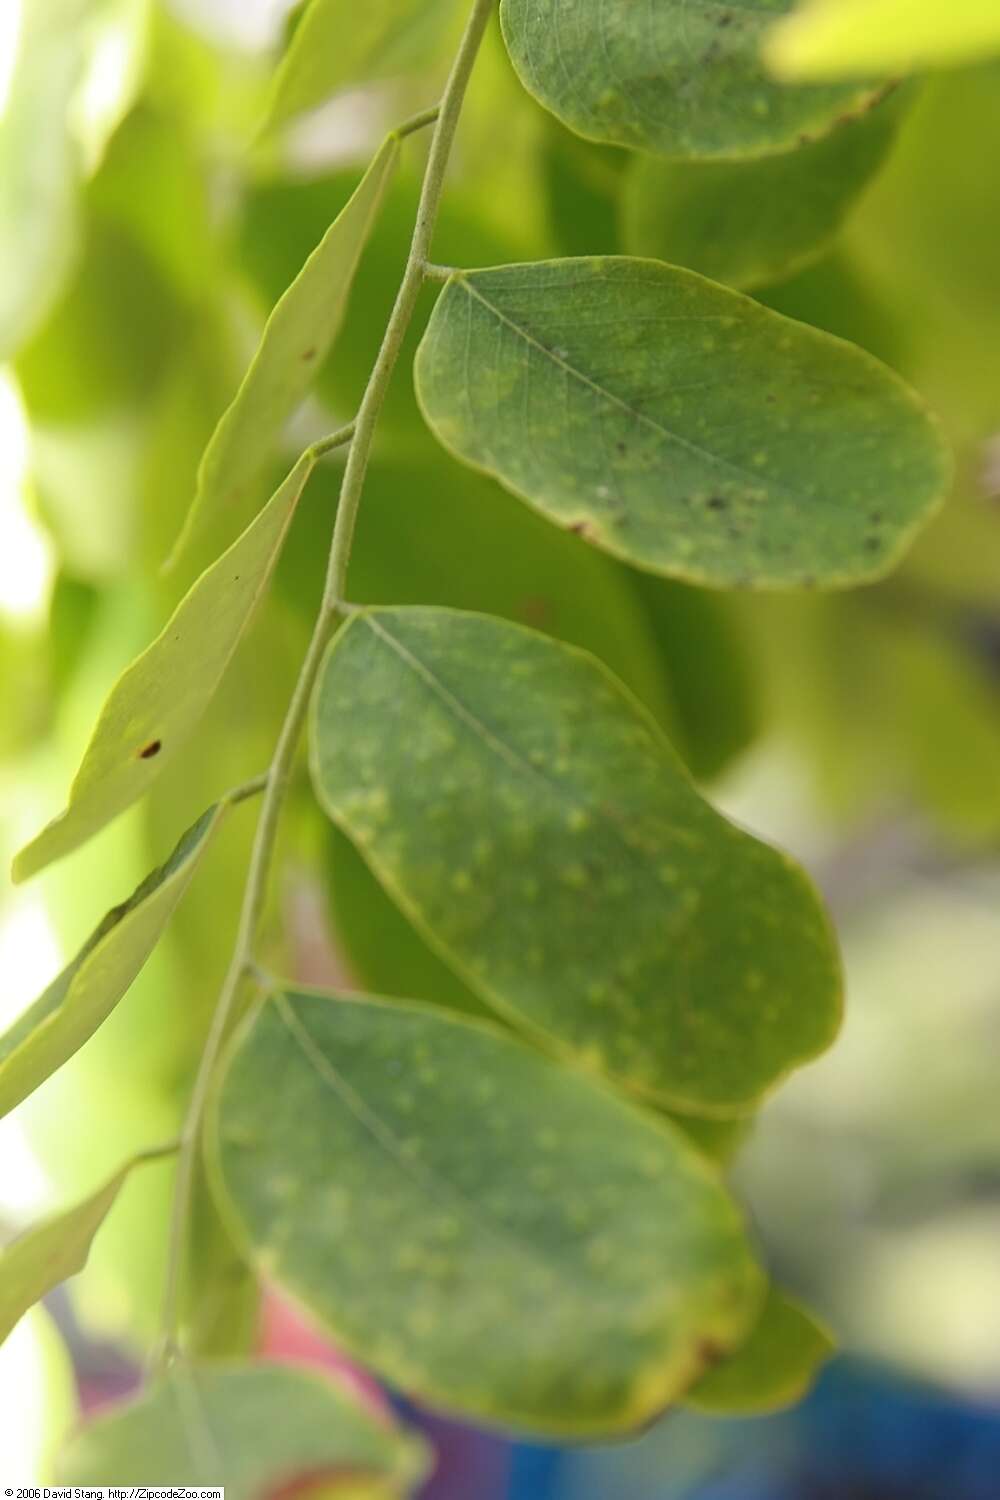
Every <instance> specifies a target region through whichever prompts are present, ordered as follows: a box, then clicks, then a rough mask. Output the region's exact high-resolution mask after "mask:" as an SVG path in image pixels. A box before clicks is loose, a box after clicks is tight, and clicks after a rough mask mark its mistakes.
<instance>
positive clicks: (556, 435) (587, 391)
mask: <svg viewBox="0 0 1000 1500" xmlns="http://www.w3.org/2000/svg"><path fill="white" fill-rule="evenodd" d="M470 370H479V371H481V372H484V373H483V374H482V376H481V378H479V379H475V380H474V379H471V378H470V376H469V373H468V372H469V371H470ZM416 379H417V392H418V396H419V398H420V401H421V404H422V406H423V409H424V413H425V415H426V417H427V420H428V421H429V423H430V425H431V427H432V429H433V430H434V432H435V433H436V434H437V436H438V437H439V438H440V440H441V441H442V442H443V443H444V445H445V446H446V447H447V448H449V449H450V450H451V451H452V452H453V453H454V454H455V455H456V456H457V457H458V458H461V459H463V460H464V461H465V462H466V463H470V464H473V465H475V466H477V467H479V468H482V469H485V470H487V472H489V473H491V474H493V475H495V476H496V477H497V478H498V479H500V480H501V481H502V482H503V483H504V484H505V485H506V486H507V487H508V488H509V489H511V490H513V491H514V493H515V494H518V495H520V496H521V497H523V498H524V499H526V500H528V502H529V503H530V504H532V505H534V506H535V508H536V509H538V510H540V511H542V512H543V514H545V515H547V516H548V517H549V519H550V520H553V521H556V522H558V523H559V524H561V525H564V526H568V527H569V528H570V529H572V530H574V531H577V532H579V533H580V534H581V535H583V536H585V537H586V538H587V539H588V540H590V541H592V542H593V543H594V544H595V545H596V546H599V547H602V548H604V549H605V550H606V551H608V552H611V553H613V554H614V555H615V556H617V557H622V558H624V559H625V560H626V561H628V562H632V563H634V564H635V565H636V566H638V567H642V568H646V569H648V570H649V571H651V572H654V573H665V574H670V575H673V576H675V577H680V578H684V579H687V580H688V581H690V582H694V583H703V584H708V585H711V586H715V587H726V586H729V587H733V586H756V587H770V588H778V587H791V586H794V585H811V584H817V583H819V584H822V585H824V586H827V587H834V586H845V585H848V584H856V583H860V582H862V581H863V580H867V579H871V578H876V577H878V576H880V575H881V574H883V573H885V572H886V571H887V570H888V569H889V568H890V567H891V566H892V565H893V564H894V563H895V562H896V561H897V559H898V558H899V556H900V554H901V553H902V551H903V550H904V548H905V547H906V545H907V543H908V542H909V540H910V538H911V537H912V535H913V534H914V532H915V531H916V530H917V529H918V528H919V526H920V525H921V523H922V522H923V521H925V520H926V519H927V517H928V516H929V514H930V513H931V512H932V510H933V509H934V508H935V506H936V505H937V504H938V502H939V501H940V500H941V499H942V497H943V495H944V493H945V491H946V489H947V486H948V482H949V477H950V462H949V456H948V453H947V450H946V448H945V445H944V442H943V440H942V438H941V437H940V435H939V433H938V430H937V427H936V426H935V425H934V424H933V423H932V421H931V419H930V418H929V416H928V415H927V413H926V411H925V409H924V408H923V406H922V405H921V404H920V402H919V401H918V399H917V398H916V397H915V396H914V395H913V393H912V392H911V391H910V390H909V389H908V388H907V387H906V386H905V385H904V384H903V383H902V381H900V380H899V379H898V377H897V376H895V375H894V374H893V373H892V372H891V371H890V370H887V369H886V368H885V367H884V366H882V365H880V364H878V362H877V361H875V360H874V359H872V358H871V357H870V356H869V355H867V354H864V353H862V352H861V351H860V350H858V349H855V348H852V347H851V346H850V345H845V344H842V343H840V342H839V341H837V340H836V339H833V338H831V337H830V336H829V335H827V334H823V333H819V332H817V331H816V330H815V329H811V328H807V327H805V326H802V325H800V324H796V323H792V322H789V321H788V320H787V319H785V318H782V317H780V316H779V315H778V314H776V313H772V312H770V311H769V310H768V309H766V308H763V307H761V306H759V305H758V304H757V303H755V302H751V301H750V300H749V299H748V298H745V297H741V296H740V295H739V294H738V293H736V292H731V291H728V290H726V289H725V288H723V287H719V286H716V285H714V284H713V283H712V282H710V281H705V280H704V279H703V278H702V277H700V276H697V275H695V274H694V273H693V272H690V271H682V270H678V269H676V268H674V267H671V266H664V265H660V264H659V263H657V262H656V261H644V260H629V259H623V258H617V257H612V258H608V259H603V258H593V259H581V260H564V261H550V262H540V263H536V264H532V265H515V266H502V267H499V268H498V269H496V270H485V271H471V272H456V273H455V274H454V275H453V276H452V277H451V279H450V280H449V282H448V283H447V285H446V287H445V289H444V291H443V292H442V294H441V296H440V297H439V299H438V302H437V304H436V306H435V309H434V313H433V315H432V317H431V321H430V323H429V325H428V328H427V332H426V334H425V335H424V339H423V342H422V344H421V346H420V350H419V352H418V355H417V362H416Z"/></svg>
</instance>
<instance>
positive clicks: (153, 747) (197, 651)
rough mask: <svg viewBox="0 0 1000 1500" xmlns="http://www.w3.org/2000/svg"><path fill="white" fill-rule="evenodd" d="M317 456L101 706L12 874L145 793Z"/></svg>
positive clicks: (186, 729) (249, 609) (247, 603)
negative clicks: (56, 802)
mask: <svg viewBox="0 0 1000 1500" xmlns="http://www.w3.org/2000/svg"><path fill="white" fill-rule="evenodd" d="M313 463H314V460H313V458H312V457H311V456H310V455H309V454H304V455H303V456H302V458H300V459H299V461H298V463H297V464H296V465H295V467H294V468H293V469H292V471H291V473H290V474H289V475H288V477H287V479H286V480H285V481H284V483H283V484H282V485H281V486H280V488H279V489H278V490H277V491H276V492H275V494H274V495H273V496H272V497H271V499H270V500H269V501H268V503H267V505H266V506H265V507H264V509H263V510H262V511H261V513H260V515H259V516H258V517H257V519H256V520H255V521H254V522H253V523H252V524H251V525H250V526H248V527H247V529H246V531H245V532H244V533H243V535H242V536H241V537H239V538H238V539H237V540H236V541H235V542H234V543H233V545H232V546H231V547H230V548H229V549H228V551H226V552H224V553H223V555H222V556H221V557H220V558H219V559H218V561H217V562H214V563H213V564H212V566H211V567H210V568H208V569H206V571H205V572H204V573H203V574H202V575H201V577H200V578H199V579H198V580H197V582H196V583H195V584H194V586H193V587H192V588H191V590H190V591H189V592H188V593H187V594H186V595H185V597H184V598H183V599H182V600H181V602H180V604H179V605H178V606H177V609H176V610H175V611H174V613H173V615H172V616H171V618H170V620H169V621H168V623H167V625H166V627H165V629H164V630H163V631H162V633H161V634H160V635H159V636H157V638H156V640H155V641H154V642H153V643H152V645H151V646H149V647H147V649H146V650H145V651H144V652H143V653H142V655H141V656H139V657H138V658H137V659H136V660H135V661H134V662H133V663H132V665H131V666H130V667H127V668H126V670H125V671H124V672H123V674H122V676H121V677H119V679H118V681H117V682H116V683H115V685H114V687H113V688H112V690H111V693H110V695H109V697H108V699H107V701H106V702H105V704H104V707H103V708H102V710H101V715H100V718H99V719H98V721H97V727H96V728H95V730H94V733H93V737H92V739H91V741H90V744H89V745H88V747H87V750H86V753H85V755H84V757H83V762H82V764H81V766H80V769H79V771H78V772H77V774H76V778H75V780H74V782H73V785H72V787H71V789H70V795H69V804H68V806H67V808H66V811H65V812H63V813H61V814H60V815H59V817H57V818H55V819H54V820H53V821H52V822H51V823H49V824H48V825H47V827H45V828H43V829H42V831H41V833H39V834H38V835H37V836H36V837H35V838H34V839H33V840H32V841H31V843H30V844H27V845H26V846H25V847H24V848H23V849H22V850H21V852H20V853H19V854H18V855H17V857H16V858H15V860H14V879H15V880H25V879H27V877H28V876H29V875H33V874H34V873H35V872H36V871H37V870H41V869H42V868H43V867H44V866H45V865H47V864H50V863H51V861H52V860H54V859H60V858H61V857H62V856H63V855H64V854H69V853H70V851H71V850H73V849H76V848H77V847H78V846H79V845H80V844H82V843H85V842H86V840H87V839H89V838H91V837H92V835H93V834H95V833H97V832H98V830H99V829H101V828H103V827H104V825H105V824H106V823H109V822H110V821H111V820H112V818H116V817H117V816H118V814H119V813H120V812H124V810H125V808H126V807H129V806H131V804H132V803H133V802H135V801H136V800H137V799H138V798H139V797H142V796H143V795H144V794H145V792H146V791H147V790H148V789H149V787H150V786H151V785H152V783H153V782H154V781H155V780H156V778H157V776H158V775H159V774H160V772H161V771H162V770H163V768H164V767H165V766H166V765H169V763H170V762H171V761H172V760H173V759H174V757H175V755H176V754H177V752H178V751H179V750H180V748H181V746H182V745H183V744H184V742H185V740H186V739H187V738H188V736H189V735H190V733H191V731H192V730H193V729H194V727H195V725H196V724H197V722H198V720H199V719H200V717H201V715H202V713H203V712H204V710H205V709H206V708H207V707H208V704H209V703H210V701H211V699H212V696H213V694H214V693H215V690H216V688H217V687H218V685H219V682H220V680H221V678H222V675H223V673H224V672H225V670H226V668H227V666H228V665H229V662H230V660H231V659H232V656H233V652H234V651H235V650H236V647H237V646H238V644H239V641H240V637H241V636H242V635H243V633H244V631H245V630H246V628H247V626H248V625H249V623H250V620H251V619H252V618H253V615H254V613H255V611H256V608H257V605H258V604H259V603H260V600H261V599H262V597H263V595H264V592H265V589H266V588H267V584H268V582H269V580H270V577H271V572H272V570H273V568H274V565H275V562H276V561H277V557H278V553H279V551H280V550H281V544H282V542H283V541H284V538H285V533H286V532H287V530H288V527H289V525H290V524H291V519H292V515H293V514H294V511H295V506H296V504H297V502H298V498H299V495H300V494H301V492H302V487H303V485H304V484H305V482H306V480H307V479H308V477H309V474H310V471H311V469H312V467H313Z"/></svg>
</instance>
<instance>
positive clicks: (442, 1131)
mask: <svg viewBox="0 0 1000 1500" xmlns="http://www.w3.org/2000/svg"><path fill="white" fill-rule="evenodd" d="M262 1091H265V1092H266V1095H267V1097H268V1099H269V1100H271V1101H272V1107H271V1108H269V1109H268V1110H267V1111H264V1112H263V1113H262V1111H261V1109H260V1100H261V1097H262ZM214 1132H215V1134H214V1136H213V1135H212V1134H210V1137H209V1140H210V1145H209V1150H210V1152H212V1156H211V1157H210V1160H211V1161H212V1162H214V1164H215V1166H216V1167H217V1169H218V1171H219V1173H220V1176H221V1180H222V1182H223V1184H224V1189H225V1191H226V1192H227V1193H228V1194H229V1197H230V1199H231V1203H232V1208H233V1211H234V1214H235V1216H236V1218H237V1220H238V1222H239V1224H240V1225H241V1226H242V1231H243V1234H244V1235H245V1237H246V1238H247V1240H248V1241H249V1243H250V1245H251V1246H252V1247H253V1250H254V1252H255V1254H256V1256H257V1259H258V1261H259V1263H260V1265H261V1266H262V1268H264V1269H266V1271H267V1273H268V1274H269V1275H273V1276H275V1277H276V1278H277V1280H278V1281H279V1282H280V1283H282V1284H283V1285H285V1286H287V1287H288V1289H289V1290H290V1291H291V1292H292V1293H293V1294H294V1295H295V1296H296V1297H297V1298H298V1299H300V1300H301V1301H302V1302H303V1303H304V1304H305V1305H306V1306H307V1307H308V1308H309V1309H310V1311H311V1312H312V1313H314V1314H315V1315H316V1316H318V1317H319V1318H320V1319H321V1320H322V1321H323V1322H324V1323H325V1324H327V1325H328V1326H329V1327H330V1329H331V1331H332V1332H333V1334H334V1336H335V1337H336V1339H337V1340H338V1342H339V1343H341V1344H342V1345H343V1347H344V1348H346V1349H348V1350H349V1351H351V1352H353V1353H354V1354H356V1355H357V1356H358V1357H360V1358H362V1359H364V1360H365V1361H366V1362H370V1363H371V1364H373V1365H374V1366H375V1367H376V1368H377V1369H379V1370H380V1371H382V1372H383V1373H384V1374H385V1375H386V1376H387V1377H388V1378H389V1379H391V1380H392V1381H394V1382H395V1383H396V1384H397V1385H399V1386H401V1387H402V1388H403V1389H404V1390H406V1391H408V1392H411V1393H412V1394H413V1395H415V1396H418V1397H419V1398H421V1399H423V1400H428V1401H431V1402H433V1403H434V1404H437V1405H443V1406H445V1407H447V1408H448V1409H451V1410H455V1411H460V1412H463V1413H465V1414H468V1415H470V1416H472V1417H474V1418H477V1419H480V1420H486V1421H500V1422H505V1423H511V1424H513V1425H515V1426H519V1427H525V1428H528V1429H531V1430H534V1431H539V1432H544V1433H549V1434H567V1435H570V1434H571V1435H577V1436H582V1435H584V1434H595V1433H612V1432H619V1431H628V1430H629V1429H631V1428H633V1427H635V1426H637V1425H639V1424H640V1423H642V1422H644V1421H646V1420H648V1419H649V1418H650V1417H652V1416H653V1415H654V1414H656V1413H657V1412H659V1411H660V1410H662V1408H663V1407H664V1406H665V1405H666V1404H667V1403H668V1402H670V1401H671V1400H673V1399H674V1398H675V1397H676V1396H677V1395H679V1394H680V1393H681V1392H682V1391H683V1390H684V1389H686V1387H687V1386H688V1385H689V1384H690V1383H691V1381H692V1379H694V1378H695V1377H696V1376H697V1375H698V1373H699V1372H700V1371H701V1370H702V1369H703V1368H704V1365H705V1348H706V1345H708V1346H710V1347H711V1348H712V1349H713V1350H714V1349H715V1348H716V1347H721V1348H731V1347H733V1345H734V1343H736V1342H738V1340H739V1339H740V1337H741V1336H742V1334H743V1333H744V1332H745V1330H746V1329H747V1328H748V1326H750V1324H751V1323H752V1321H753V1319H754V1317H755V1316H756V1313H757V1310H758V1308H759V1305H760V1302H759V1299H760V1296H761V1278H760V1273H759V1271H758V1269H757V1267H756V1265H755V1263H754V1261H753V1259H752V1257H751V1255H750V1253H749V1250H748V1248H747V1244H746V1240H745V1238H744V1234H743V1230H742V1226H741V1224H740V1219H739V1215H738V1212H737V1210H736V1209H735V1206H734V1205H733V1204H732V1202H731V1200H730V1199H729V1198H728V1196H727V1195H726V1193H725V1192H724V1190H723V1189H722V1187H721V1186H720V1184H719V1182H718V1180H717V1177H716V1175H715V1173H714V1172H713V1170H712V1168H711V1167H709V1166H708V1165H706V1164H705V1163H704V1162H703V1161H702V1160H701V1158H700V1157H699V1156H698V1154H697V1153H696V1152H694V1151H692V1150H691V1149H690V1147H688V1146H687V1144H686V1143H685V1142H684V1140H683V1137H682V1136H680V1135H679V1133H678V1132H676V1131H675V1130H673V1129H672V1128H671V1127H670V1126H669V1125H667V1124H666V1123H665V1122H663V1121H661V1120H659V1119H657V1118H656V1117H655V1116H652V1115H647V1114H645V1113H643V1112H642V1111H640V1110H638V1109H636V1108H635V1107H634V1106H632V1105H630V1104H628V1103H627V1102H626V1101H624V1100H622V1099H619V1098H618V1097H617V1096H616V1095H615V1094H613V1093H612V1092H611V1091H610V1090H607V1089H605V1088H603V1087H601V1086H600V1085H598V1084H597V1083H594V1082H591V1081H589V1080H588V1079H587V1078H585V1077H584V1076H582V1075H581V1074H580V1073H578V1072H577V1071H575V1070H573V1069H569V1068H564V1067H562V1066H560V1065H559V1064H557V1063H554V1062H551V1061H549V1060H548V1059H546V1058H543V1057H541V1056H539V1055H538V1054H536V1053H534V1052H532V1051H530V1050H529V1049H528V1048H526V1047H524V1046H523V1045H522V1044H521V1043H519V1042H515V1041H513V1040H511V1039H509V1038H507V1037H505V1036H504V1035H503V1034H502V1033H500V1032H499V1031H497V1030H496V1029H495V1028H494V1027H492V1026H490V1025H489V1024H485V1023H482V1022H471V1021H467V1020H459V1019H458V1018H457V1017H448V1016H447V1015H446V1014H445V1013H443V1012H435V1011H434V1010H429V1009H425V1008H421V1007H419V1006H414V1005H410V1004H406V1003H404V1004H395V1003H392V1002H389V1001H385V1000H370V999H367V998H365V999H358V998H351V997H346V996H328V995H319V994H298V993H296V994H277V995H273V996H271V997H269V999H268V1000H267V1002H266V1003H265V1004H264V1006H263V1008H262V1009H260V1010H259V1011H258V1013H257V1016H256V1019H255V1021H254V1024H253V1026H252V1027H251V1028H250V1029H249V1030H248V1031H247V1032H246V1033H245V1034H244V1035H243V1037H242V1039H241V1040H240V1042H239V1044H238V1045H237V1047H236V1048H235V1050H234V1052H233V1054H232V1056H231V1058H230V1061H229V1064H228V1068H227V1071H226V1073H225V1076H224V1079H223V1080H222V1082H221V1083H220V1085H219V1092H218V1097H217V1099H216V1101H215V1104H214ZM512 1308H516V1309H517V1316H516V1317H512V1316H511V1309H512Z"/></svg>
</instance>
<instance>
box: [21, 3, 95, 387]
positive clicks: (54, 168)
mask: <svg viewBox="0 0 1000 1500" xmlns="http://www.w3.org/2000/svg"><path fill="white" fill-rule="evenodd" d="M93 8H94V0H26V3H22V5H21V7H20V27H19V28H17V27H16V26H15V27H14V28H13V29H14V32H15V36H14V37H13V38H11V40H12V41H13V42H14V45H15V47H16V51H15V56H14V67H13V71H12V73H11V85H10V94H9V96H8V97H7V99H6V100H5V101H4V103H3V107H2V111H0V360H2V359H8V358H9V357H10V356H11V354H12V353H13V352H14V351H15V350H16V349H17V347H18V345H19V344H21V343H22V342H23V340H24V338H25V337H26V336H27V335H28V334H30V333H31V332H32V331H33V329H34V328H35V326H36V325H37V324H38V322H39V321H40V320H41V318H42V317H43V316H44V314H45V312H46V311H47V309H48V307H49V305H50V303H51V301H52V300H53V298H54V297H55V295H56V293H57V292H58V290H59V286H60V283H61V281H62V278H63V276H64V275H65V274H66V272H67V270H68V269H69V267H70V265H71V264H72V261H73V255H74V251H75V243H76V196H77V188H78V177H79V172H80V159H79V158H80V152H79V148H78V146H77V145H76V142H75V141H74V140H73V137H72V135H71V134H70V128H69V119H68V114H69V106H70V100H71V98H72V95H73V91H74V89H75V88H76V85H77V82H78V80H79V76H80V70H81V67H82V64H83V56H84V39H83V30H84V25H85V22H86V21H87V19H88V15H89V13H90V12H91V11H92V10H93ZM9 29H10V28H8V30H9ZM4 61H6V59H4Z"/></svg>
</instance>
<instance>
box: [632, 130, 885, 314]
mask: <svg viewBox="0 0 1000 1500" xmlns="http://www.w3.org/2000/svg"><path fill="white" fill-rule="evenodd" d="M895 126H896V110H895V109H894V108H892V107H890V105H889V104H888V103H887V104H882V105H880V106H879V107H878V108H877V109H873V110H870V111H869V112H868V113H867V114H863V115H860V116H859V117H858V118H857V119H856V120H851V121H849V122H848V123H847V124H845V125H843V126H841V127H840V128H839V129H838V130H835V131H833V132H831V134H830V135H827V136H824V137H823V138H822V139H821V140H819V141H817V142H815V143H814V144H811V145H807V146H797V147H795V148H794V149H793V150H791V151H783V152H781V153H779V154H777V155H774V156H765V157H760V158H757V159H756V160H753V161H665V160H664V159H663V158H662V157H656V156H640V157H638V158H637V159H636V161H635V162H634V164H633V166H632V169H631V171H630V173H629V175H628V177H627V179H626V188H625V193H624V197H623V200H622V214H623V226H622V227H623V235H624V241H625V248H626V249H627V250H628V251H629V252H630V253H631V254H633V255H648V256H653V257H654V258H655V259H657V260H665V261H671V262H673V263H674V264H676V265H681V266H688V267H689V268H690V269H691V270H693V271H700V272H701V273H702V275H704V276H711V277H712V278H713V279H714V280H715V281H722V282H725V283H726V284H727V285H728V286H735V287H755V286H762V285H765V284H766V283H767V282H770V281H779V280H780V279H781V278H782V277H785V276H790V275H791V274H792V272H793V271H795V270H798V269H799V268H800V267H802V266H804V265H807V264H808V263H809V262H810V261H811V260H814V259H815V258H816V257H817V256H819V255H821V254H822V253H823V251H824V250H825V249H826V248H827V247H828V246H829V244H830V242H831V241H832V240H833V239H834V237H835V236H836V234H837V232H838V230H839V229H840V226H841V224H842V223H843V221H844V219H845V218H846V216H847V214H848V212H849V211H850V208H851V206H852V204H853V203H854V201H855V199H856V198H857V197H858V195H859V194H860V193H861V191H862V190H863V188H864V187H865V185H866V184H867V183H868V181H869V180H870V179H871V178H872V177H873V176H874V174H875V173H876V172H877V171H878V169H879V167H880V166H881V165H882V162H883V160H884V159H885V156H886V154H887V152H888V150H889V147H890V145H891V144H892V140H893V135H894V133H895Z"/></svg>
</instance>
